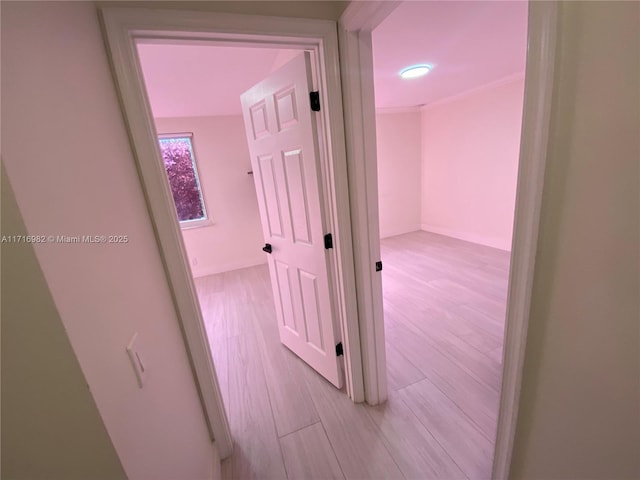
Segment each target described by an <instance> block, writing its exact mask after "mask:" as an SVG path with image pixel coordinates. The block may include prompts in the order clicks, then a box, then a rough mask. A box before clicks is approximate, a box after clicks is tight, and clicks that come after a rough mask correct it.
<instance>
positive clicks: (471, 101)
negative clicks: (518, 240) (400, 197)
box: [421, 79, 524, 250]
mask: <svg viewBox="0 0 640 480" xmlns="http://www.w3.org/2000/svg"><path fill="white" fill-rule="evenodd" d="M523 93H524V80H523V79H518V80H514V81H510V82H508V83H505V84H499V85H493V86H487V87H484V88H481V89H479V90H476V91H474V92H469V93H468V94H464V95H461V96H458V97H456V98H452V99H449V100H445V101H443V102H441V103H438V104H432V105H430V106H428V107H426V108H424V109H423V113H422V220H421V222H422V229H423V230H427V231H432V232H436V233H441V234H444V235H448V236H452V237H456V238H461V239H463V240H468V241H471V242H475V243H480V244H483V245H489V246H492V247H496V248H500V249H503V250H510V249H511V236H512V232H513V213H514V208H515V192H516V178H517V169H518V157H519V148H520V130H521V125H522V104H523Z"/></svg>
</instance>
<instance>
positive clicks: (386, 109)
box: [376, 105, 422, 115]
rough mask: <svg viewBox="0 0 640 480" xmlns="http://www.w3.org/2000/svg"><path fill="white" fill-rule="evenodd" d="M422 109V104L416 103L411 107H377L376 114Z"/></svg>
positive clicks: (415, 111) (414, 111) (411, 111)
mask: <svg viewBox="0 0 640 480" xmlns="http://www.w3.org/2000/svg"><path fill="white" fill-rule="evenodd" d="M420 111H422V105H414V106H411V107H376V115H378V114H382V115H385V114H390V113H417V112H420Z"/></svg>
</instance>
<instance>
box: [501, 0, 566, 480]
mask: <svg viewBox="0 0 640 480" xmlns="http://www.w3.org/2000/svg"><path fill="white" fill-rule="evenodd" d="M558 5H559V4H558V3H557V2H529V20H528V33H527V36H528V38H527V40H528V42H527V43H528V50H527V68H526V76H525V89H524V110H523V121H522V136H521V140H520V162H519V166H518V186H517V190H516V209H515V220H514V229H513V246H512V251H511V271H510V273H509V293H508V297H507V298H508V300H507V318H506V324H505V341H504V350H503V374H502V388H501V393H500V409H499V411H498V429H497V437H496V446H495V455H494V460H493V475H492V478H494V479H497V480H503V479H504V480H506V479H508V478H509V474H510V469H511V454H512V452H513V442H514V439H515V434H516V426H517V421H518V408H519V403H520V389H521V386H522V369H523V366H524V358H525V347H526V342H527V329H528V325H529V313H530V308H531V294H532V290H533V275H534V271H535V261H536V251H537V246H538V228H539V225H540V208H541V205H542V191H543V187H544V172H545V166H546V160H547V149H548V143H549V122H550V118H551V102H552V95H553V72H554V66H555V60H556V48H557V47H556V36H557V31H556V29H557V19H558V8H559V6H558Z"/></svg>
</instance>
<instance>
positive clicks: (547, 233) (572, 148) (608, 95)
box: [511, 2, 640, 479]
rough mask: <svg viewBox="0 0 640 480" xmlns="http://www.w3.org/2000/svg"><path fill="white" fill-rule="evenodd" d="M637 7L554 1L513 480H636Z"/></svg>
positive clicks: (639, 447) (639, 385)
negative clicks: (557, 8) (546, 131)
mask: <svg viewBox="0 0 640 480" xmlns="http://www.w3.org/2000/svg"><path fill="white" fill-rule="evenodd" d="M639 20H640V4H639V3H638V2H628V3H623V2H564V3H561V19H560V33H559V38H558V42H559V48H560V49H559V52H558V55H559V56H558V58H557V62H556V71H555V77H554V88H555V91H554V97H553V105H552V117H551V135H550V150H549V153H548V157H547V170H546V175H545V188H544V194H543V204H542V211H541V224H540V234H539V240H538V249H537V251H538V255H537V259H536V271H535V279H534V290H533V297H532V305H531V316H530V320H529V332H528V337H527V347H526V355H525V364H524V374H523V385H522V394H521V398H520V412H519V416H518V428H517V432H516V439H515V444H514V451H513V462H512V470H511V478H514V479H540V478H596V479H597V478H601V479H604V478H609V479H623V478H624V479H628V478H629V479H630V478H640V336H639V334H640V331H639V328H640V327H639V325H640V305H639V301H640V295H639V293H640V280H639V277H640V247H639V246H640V223H639V220H640V208H639V206H640V201H639V193H640V185H639V178H640V174H639V173H640V172H639V166H640V139H639V137H638V132H639V131H640V65H639V62H640V22H639Z"/></svg>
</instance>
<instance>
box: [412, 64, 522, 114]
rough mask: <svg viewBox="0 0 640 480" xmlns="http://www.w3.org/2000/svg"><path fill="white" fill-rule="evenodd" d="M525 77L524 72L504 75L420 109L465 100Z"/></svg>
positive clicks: (422, 106)
mask: <svg viewBox="0 0 640 480" xmlns="http://www.w3.org/2000/svg"><path fill="white" fill-rule="evenodd" d="M524 78H525V73H524V72H519V73H515V74H512V75H507V76H506V77H502V78H500V79H498V80H494V81H493V82H489V83H485V84H484V85H480V86H479V87H474V88H471V89H469V90H465V91H464V92H460V93H456V94H455V95H451V96H449V97H444V98H441V99H439V100H436V101H434V102H431V103H427V104H425V105H421V106H420V110H421V111H425V110H430V109H432V108H435V107H439V106H441V105H446V104H447V103H452V102H456V101H458V100H464V99H465V98H468V97H472V96H474V95H477V94H478V93H482V92H485V91H487V90H493V89H494V88H498V87H502V86H503V85H508V84H510V83H514V82H517V81H519V80H524Z"/></svg>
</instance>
